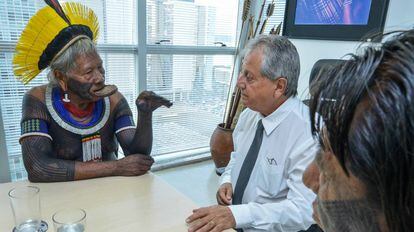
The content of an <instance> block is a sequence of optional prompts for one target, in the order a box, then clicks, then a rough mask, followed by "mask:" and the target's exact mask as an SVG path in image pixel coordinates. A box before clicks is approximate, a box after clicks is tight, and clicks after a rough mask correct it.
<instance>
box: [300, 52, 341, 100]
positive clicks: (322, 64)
mask: <svg viewBox="0 0 414 232" xmlns="http://www.w3.org/2000/svg"><path fill="white" fill-rule="evenodd" d="M343 63H345V60H340V59H320V60H318V61H316V63H315V64H314V65H313V67H312V70H311V73H310V76H309V94H310V96H312V95H313V93H314V92H315V91H314V87H315V83H314V81H315V80H316V77H317V76H318V75H319V73H320V72H321V71H322V70H324V69H327V68H333V67H335V66H337V65H341V64H343ZM309 101H310V99H306V100H303V103H305V104H306V105H309Z"/></svg>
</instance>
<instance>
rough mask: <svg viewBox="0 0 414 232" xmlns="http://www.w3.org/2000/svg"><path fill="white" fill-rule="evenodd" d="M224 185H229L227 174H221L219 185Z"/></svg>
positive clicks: (229, 178) (229, 180) (229, 177)
mask: <svg viewBox="0 0 414 232" xmlns="http://www.w3.org/2000/svg"><path fill="white" fill-rule="evenodd" d="M224 183H231V176H230V175H229V174H227V173H223V174H222V175H221V177H220V185H222V184H224Z"/></svg>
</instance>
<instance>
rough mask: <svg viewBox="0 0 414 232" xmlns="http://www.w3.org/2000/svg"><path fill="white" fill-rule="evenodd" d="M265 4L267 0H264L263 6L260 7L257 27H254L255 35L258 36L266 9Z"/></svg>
mask: <svg viewBox="0 0 414 232" xmlns="http://www.w3.org/2000/svg"><path fill="white" fill-rule="evenodd" d="M265 5H266V0H263V3H262V7H261V8H260V14H259V19H258V20H257V22H256V28H255V29H254V34H253V37H255V36H256V34H257V29H259V26H260V23H261V21H262V14H263V10H264V7H265Z"/></svg>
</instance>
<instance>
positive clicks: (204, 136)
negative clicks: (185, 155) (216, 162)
mask: <svg viewBox="0 0 414 232" xmlns="http://www.w3.org/2000/svg"><path fill="white" fill-rule="evenodd" d="M232 61H233V56H225V55H215V56H203V55H196V56H194V55H155V54H154V55H148V56H147V86H148V89H149V90H152V91H154V92H156V93H158V94H160V95H162V96H164V97H166V98H168V99H172V101H173V103H174V105H173V106H172V107H171V108H169V109H166V108H160V109H158V110H157V111H155V113H154V119H153V122H154V147H153V152H152V153H153V155H161V154H165V153H170V152H177V151H183V150H189V149H194V148H201V147H206V146H208V144H209V139H210V136H211V133H212V132H213V130H214V129H215V126H216V125H217V124H218V123H219V122H221V121H222V120H223V115H224V108H225V103H226V98H227V92H228V89H229V81H230V76H231V70H232V65H233V62H232Z"/></svg>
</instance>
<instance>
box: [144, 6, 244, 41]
mask: <svg viewBox="0 0 414 232" xmlns="http://www.w3.org/2000/svg"><path fill="white" fill-rule="evenodd" d="M237 13H238V1H237V0H226V1H222V0H193V1H184V0H148V1H147V42H148V44H158V43H161V44H172V45H187V46H190V45H193V46H194V45H206V46H213V45H214V43H215V42H222V43H225V44H226V45H227V46H229V47H234V46H235V41H236V32H237Z"/></svg>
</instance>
